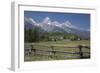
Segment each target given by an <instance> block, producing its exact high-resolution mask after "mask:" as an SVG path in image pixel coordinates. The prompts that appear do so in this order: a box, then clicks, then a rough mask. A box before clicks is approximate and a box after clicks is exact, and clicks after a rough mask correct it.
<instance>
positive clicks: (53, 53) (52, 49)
mask: <svg viewBox="0 0 100 73" xmlns="http://www.w3.org/2000/svg"><path fill="white" fill-rule="evenodd" d="M55 53H56V51H54V46H51V54H52V55H51V58H53V56H55Z"/></svg>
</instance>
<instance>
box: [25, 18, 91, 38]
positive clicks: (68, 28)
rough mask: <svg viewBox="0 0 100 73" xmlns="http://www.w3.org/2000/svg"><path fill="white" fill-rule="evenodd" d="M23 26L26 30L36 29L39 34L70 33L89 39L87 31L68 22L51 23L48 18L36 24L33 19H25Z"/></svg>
mask: <svg viewBox="0 0 100 73" xmlns="http://www.w3.org/2000/svg"><path fill="white" fill-rule="evenodd" d="M24 26H25V28H26V29H34V28H38V30H39V31H40V32H61V33H72V34H76V35H78V36H80V37H82V38H90V31H89V30H86V29H82V28H80V27H78V26H75V25H73V24H71V22H70V21H68V20H67V21H65V22H63V23H60V22H59V21H51V19H50V18H49V17H45V18H44V19H43V21H41V22H39V23H37V22H36V21H35V20H34V19H33V18H27V17H25V18H24Z"/></svg>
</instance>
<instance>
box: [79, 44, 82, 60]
mask: <svg viewBox="0 0 100 73" xmlns="http://www.w3.org/2000/svg"><path fill="white" fill-rule="evenodd" d="M82 47H83V46H82V45H79V46H78V48H79V55H80V57H79V58H80V59H82V58H83V52H82Z"/></svg>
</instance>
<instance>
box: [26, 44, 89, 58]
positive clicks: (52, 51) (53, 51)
mask: <svg viewBox="0 0 100 73" xmlns="http://www.w3.org/2000/svg"><path fill="white" fill-rule="evenodd" d="M28 46H29V47H28V48H27V49H26V48H25V49H24V54H25V55H30V54H31V55H33V56H35V55H44V56H45V55H48V56H49V57H51V58H52V57H54V56H57V55H56V54H57V53H63V54H65V55H66V54H75V55H76V54H78V55H79V57H78V58H80V59H83V58H90V51H86V52H83V51H82V50H83V49H88V50H90V47H89V46H82V45H78V46H75V47H68V46H63V47H62V46H61V47H62V48H73V49H78V51H77V52H69V51H62V50H61V51H60V50H57V49H55V47H58V46H49V50H48V49H47V50H46V49H37V48H35V47H34V45H28ZM39 46H40V45H39ZM42 47H46V46H42ZM40 52H47V53H48V54H44V53H40ZM84 53H87V54H88V56H84V55H83V54H84Z"/></svg>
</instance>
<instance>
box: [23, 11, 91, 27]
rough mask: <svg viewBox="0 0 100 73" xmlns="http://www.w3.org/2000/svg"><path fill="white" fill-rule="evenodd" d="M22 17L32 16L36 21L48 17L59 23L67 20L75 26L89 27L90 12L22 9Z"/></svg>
mask: <svg viewBox="0 0 100 73" xmlns="http://www.w3.org/2000/svg"><path fill="white" fill-rule="evenodd" d="M24 17H28V18H33V19H34V20H35V21H36V22H37V23H38V22H42V21H43V19H44V18H45V17H49V18H50V19H51V21H58V22H60V23H63V22H66V21H67V20H68V21H70V22H71V23H72V24H73V25H75V26H78V27H81V28H83V29H90V14H82V13H61V12H39V11H24Z"/></svg>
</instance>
